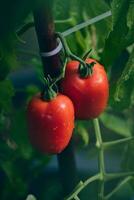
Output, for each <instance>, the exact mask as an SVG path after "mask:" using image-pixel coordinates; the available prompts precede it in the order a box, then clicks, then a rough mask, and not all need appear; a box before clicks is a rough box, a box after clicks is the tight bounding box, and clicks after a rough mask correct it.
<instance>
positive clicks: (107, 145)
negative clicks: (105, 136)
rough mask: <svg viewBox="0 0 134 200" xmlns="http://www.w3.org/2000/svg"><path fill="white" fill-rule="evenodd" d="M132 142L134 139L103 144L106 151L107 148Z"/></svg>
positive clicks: (129, 138)
mask: <svg viewBox="0 0 134 200" xmlns="http://www.w3.org/2000/svg"><path fill="white" fill-rule="evenodd" d="M131 140H134V137H128V138H123V139H119V140H116V141H111V142H103V147H104V148H105V149H107V148H110V147H113V146H115V145H119V144H123V143H126V142H129V141H131Z"/></svg>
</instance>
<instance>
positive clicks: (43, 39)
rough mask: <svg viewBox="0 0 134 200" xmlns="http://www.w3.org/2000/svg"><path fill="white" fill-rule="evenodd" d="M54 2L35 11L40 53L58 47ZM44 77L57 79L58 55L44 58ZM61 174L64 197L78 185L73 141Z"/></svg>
mask: <svg viewBox="0 0 134 200" xmlns="http://www.w3.org/2000/svg"><path fill="white" fill-rule="evenodd" d="M52 3H53V2H52V1H51V0H49V1H44V3H43V5H41V7H39V8H37V9H36V10H34V22H35V30H36V34H37V38H38V43H39V49H40V52H50V51H52V50H54V49H55V48H56V47H57V45H58V44H57V40H56V38H55V27H54V21H53V17H52V16H53V15H52ZM42 63H43V69H44V76H47V75H48V74H50V76H51V77H56V76H57V75H58V74H59V71H60V59H59V55H58V54H56V55H54V56H50V57H42ZM57 160H58V165H59V173H60V178H61V182H62V186H63V193H64V194H63V195H64V196H65V195H67V194H69V193H70V192H71V191H72V190H73V189H74V187H75V186H76V184H77V173H76V163H75V155H74V150H73V141H71V142H70V144H69V145H68V147H67V148H66V149H65V150H64V151H63V152H62V153H60V154H59V155H57Z"/></svg>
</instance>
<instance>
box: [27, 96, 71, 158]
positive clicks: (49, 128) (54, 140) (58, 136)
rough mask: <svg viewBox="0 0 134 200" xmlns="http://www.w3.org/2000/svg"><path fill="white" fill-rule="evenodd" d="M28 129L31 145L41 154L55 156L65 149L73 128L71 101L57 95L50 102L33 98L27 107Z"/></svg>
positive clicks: (37, 97)
mask: <svg viewBox="0 0 134 200" xmlns="http://www.w3.org/2000/svg"><path fill="white" fill-rule="evenodd" d="M27 114H28V127H29V136H30V140H31V143H32V144H33V146H35V147H36V148H37V149H38V150H40V151H41V152H43V153H49V154H57V153H60V152H61V151H63V150H64V149H65V147H66V146H67V145H68V143H69V141H70V138H71V136H72V132H73V128H74V107H73V103H72V102H71V100H70V99H69V98H68V97H66V96H64V95H62V94H58V95H57V96H56V97H55V98H54V99H53V100H51V101H44V100H42V99H41V98H40V97H39V96H36V97H34V98H33V99H32V100H31V101H30V103H29V105H28V113H27Z"/></svg>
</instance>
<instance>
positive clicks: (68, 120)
mask: <svg viewBox="0 0 134 200" xmlns="http://www.w3.org/2000/svg"><path fill="white" fill-rule="evenodd" d="M85 62H86V63H88V64H91V63H93V62H94V65H93V67H92V73H91V74H90V75H88V76H86V77H81V76H80V73H79V65H80V63H79V62H78V61H76V60H72V61H69V62H68V63H67V65H66V71H65V77H64V78H63V79H62V80H61V83H60V93H57V94H56V95H55V96H54V97H53V98H51V99H49V100H48V99H47V100H46V99H44V98H42V95H41V94H40V95H37V96H35V97H33V99H32V100H31V101H30V103H29V104H28V125H29V136H30V140H31V143H32V144H33V146H35V147H36V148H37V149H38V150H40V151H41V152H43V153H48V154H57V153H60V152H62V151H63V150H64V149H65V147H66V146H67V145H68V143H69V141H70V139H71V136H72V133H73V129H74V121H75V119H80V120H87V119H93V118H96V117H98V116H99V115H100V114H101V113H102V112H103V111H104V109H105V107H106V105H107V101H108V95H109V85H108V79H107V74H106V72H105V70H104V67H103V66H102V65H101V64H99V63H98V62H97V61H95V60H93V59H91V58H88V59H86V61H85Z"/></svg>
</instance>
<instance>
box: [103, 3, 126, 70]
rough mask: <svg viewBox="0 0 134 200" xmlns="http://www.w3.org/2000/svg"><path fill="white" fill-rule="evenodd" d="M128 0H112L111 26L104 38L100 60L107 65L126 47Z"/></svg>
mask: <svg viewBox="0 0 134 200" xmlns="http://www.w3.org/2000/svg"><path fill="white" fill-rule="evenodd" d="M129 3H130V0H122V1H120V0H113V1H112V17H113V28H112V31H111V32H110V34H109V36H108V38H107V39H106V43H105V48H104V51H103V54H102V61H103V63H104V64H105V65H106V66H109V64H111V63H112V62H113V61H114V60H115V59H116V58H118V56H119V55H120V53H121V52H122V51H123V50H124V49H125V48H126V46H127V44H126V42H125V38H126V35H127V34H128V30H129V29H128V26H127V14H128V10H129Z"/></svg>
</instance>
